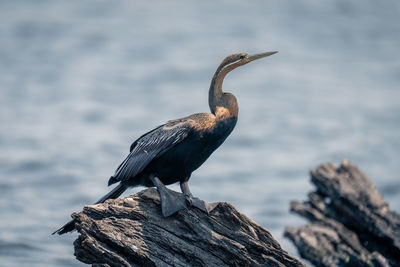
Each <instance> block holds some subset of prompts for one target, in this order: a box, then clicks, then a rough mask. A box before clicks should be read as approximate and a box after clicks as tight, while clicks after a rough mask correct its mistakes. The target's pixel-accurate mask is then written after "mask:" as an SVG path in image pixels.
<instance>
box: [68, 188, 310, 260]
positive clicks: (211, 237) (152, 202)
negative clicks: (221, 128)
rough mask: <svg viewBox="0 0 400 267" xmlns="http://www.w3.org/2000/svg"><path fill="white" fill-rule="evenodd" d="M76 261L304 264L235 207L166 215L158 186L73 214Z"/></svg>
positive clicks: (191, 209) (217, 206) (225, 206)
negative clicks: (162, 208) (161, 203)
mask: <svg viewBox="0 0 400 267" xmlns="http://www.w3.org/2000/svg"><path fill="white" fill-rule="evenodd" d="M72 217H73V218H74V219H75V224H76V228H77V230H78V232H79V234H80V236H79V237H78V239H77V240H76V241H75V242H74V246H75V256H76V257H77V259H78V260H80V261H82V262H84V263H89V264H93V266H305V265H304V264H303V263H301V262H300V261H299V260H297V259H295V258H293V257H291V256H290V255H288V253H287V252H286V251H284V250H283V249H282V248H281V246H280V245H279V243H278V242H277V241H276V240H275V239H274V238H273V237H272V236H271V234H270V233H269V232H268V230H266V229H265V228H263V227H261V226H260V225H258V224H256V223H255V222H253V221H252V220H250V219H249V218H247V217H246V216H245V215H243V214H241V213H240V212H238V211H237V210H236V209H235V208H234V207H233V206H232V205H230V204H228V203H224V202H220V203H217V205H216V208H215V209H214V210H213V211H212V212H211V213H210V215H207V214H205V213H204V212H202V211H200V210H198V209H196V208H188V209H186V210H182V211H179V212H178V213H176V214H174V215H172V216H170V217H167V218H164V217H163V216H162V214H161V208H160V198H159V195H158V192H157V190H156V189H154V188H150V189H146V190H144V191H142V192H139V193H138V194H136V195H134V196H130V197H126V198H121V199H115V200H107V201H106V202H105V203H102V204H97V205H91V206H86V207H84V209H83V211H82V212H79V213H74V214H73V215H72Z"/></svg>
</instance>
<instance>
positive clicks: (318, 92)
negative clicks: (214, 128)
mask: <svg viewBox="0 0 400 267" xmlns="http://www.w3.org/2000/svg"><path fill="white" fill-rule="evenodd" d="M399 48H400V2H399V1H396V0H392V1H379V2H376V1H372V0H357V1H351V2H349V1H332V2H324V3H322V2H319V1H296V2H293V1H209V2H208V3H205V1H197V2H194V1H192V2H189V1H148V2H144V1H143V2H135V1H105V0H104V1H50V0H40V1H38V0H37V1H12V0H10V1H5V0H3V1H0V93H1V95H0V123H1V127H0V151H1V152H0V195H1V196H0V214H1V215H0V216H1V217H0V218H1V219H0V265H1V266H23V265H27V266H80V265H82V263H79V262H78V261H76V260H75V258H74V256H73V245H72V242H73V240H74V239H75V238H76V237H77V235H76V233H74V234H71V235H66V236H62V237H59V236H50V235H49V234H50V233H51V232H52V231H53V230H55V229H56V228H58V227H59V226H60V225H62V224H63V223H64V222H65V221H67V220H68V219H69V215H70V213H71V212H74V211H79V210H81V209H82V207H83V205H85V204H89V203H92V202H93V201H95V200H97V199H98V198H99V197H100V196H102V195H103V194H105V193H106V192H107V191H108V190H109V188H107V186H106V182H107V179H108V177H109V176H110V175H111V174H113V172H114V170H115V168H116V167H117V166H118V164H119V163H120V162H121V161H122V160H123V159H124V157H125V156H126V155H127V152H128V149H129V146H130V144H131V143H132V142H133V141H134V140H135V139H136V138H137V137H138V136H140V135H141V134H142V133H144V132H146V131H148V130H150V129H152V128H153V127H155V126H157V125H159V124H161V123H163V122H165V121H167V120H169V119H175V118H179V117H183V116H186V115H189V114H192V113H196V112H206V111H208V104H207V90H208V87H209V83H210V81H211V77H212V75H213V73H214V71H215V69H216V67H217V66H218V65H219V63H220V62H221V60H222V59H223V58H224V57H225V56H226V55H228V54H230V53H234V52H239V51H247V52H251V53H258V52H264V51H273V50H279V51H280V52H279V54H277V55H274V56H271V57H269V58H266V59H263V60H260V61H257V62H254V63H251V64H249V65H246V66H244V67H242V68H240V69H237V70H235V71H233V72H232V73H230V74H229V75H228V77H227V78H226V81H225V83H224V90H226V91H230V92H232V93H234V94H235V95H236V96H237V98H238V100H239V105H240V114H239V122H238V125H237V127H236V129H235V130H234V132H233V133H232V135H231V136H230V137H229V138H228V140H227V141H226V142H225V144H224V145H223V146H222V147H221V148H220V149H219V150H218V151H217V152H215V153H214V154H213V155H212V157H211V158H210V159H209V160H208V161H207V162H206V163H205V164H204V165H203V166H202V167H201V168H200V169H199V170H198V171H196V172H195V173H194V174H193V176H192V178H191V181H190V185H191V189H192V191H193V193H194V194H195V195H197V196H199V197H201V198H202V199H205V200H208V201H210V202H211V201H228V202H230V203H232V204H233V205H234V206H235V207H236V208H238V209H239V210H240V211H242V212H243V213H245V214H246V215H248V216H249V217H250V218H252V219H254V220H255V221H256V222H258V223H259V224H261V225H263V226H265V227H266V228H268V229H269V230H270V231H271V232H272V234H273V235H274V237H275V238H276V239H277V240H278V241H279V242H280V243H281V244H282V246H283V247H284V248H285V249H286V250H288V251H289V253H291V254H293V255H297V252H296V250H295V248H294V247H293V246H292V245H291V243H290V242H289V241H288V240H286V239H285V238H283V237H282V233H283V229H284V226H285V225H298V224H303V223H304V221H303V220H302V219H300V218H298V217H297V216H295V215H292V214H290V213H289V211H288V209H289V202H290V200H293V199H298V200H301V199H304V198H305V197H306V194H307V193H308V192H309V191H310V190H312V188H313V187H312V185H311V184H310V182H309V175H308V171H309V169H310V168H312V167H315V166H317V165H318V164H320V163H323V162H326V161H333V162H335V163H339V162H340V161H341V160H342V159H343V158H347V159H349V160H350V161H351V162H353V163H355V164H357V165H358V166H359V167H360V168H361V169H362V170H364V172H365V173H366V174H367V175H368V176H369V177H371V178H372V179H373V180H374V182H375V183H376V184H377V187H378V189H379V190H380V191H381V192H382V193H383V195H384V197H385V199H386V201H388V202H389V204H390V206H391V208H392V209H394V210H396V211H399V210H400V194H399V193H400V181H399V173H400V164H399V163H400V162H399V160H400V138H399V131H400V87H399V86H400V53H399ZM173 188H176V189H177V187H173ZM138 190H140V188H136V189H133V190H130V191H129V192H128V194H132V193H135V192H137V191H138Z"/></svg>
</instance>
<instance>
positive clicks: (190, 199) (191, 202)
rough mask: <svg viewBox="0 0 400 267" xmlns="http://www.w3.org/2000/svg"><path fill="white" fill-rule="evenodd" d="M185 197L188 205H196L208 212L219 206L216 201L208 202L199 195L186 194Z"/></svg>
mask: <svg viewBox="0 0 400 267" xmlns="http://www.w3.org/2000/svg"><path fill="white" fill-rule="evenodd" d="M185 199H186V203H187V205H188V206H193V207H196V208H198V209H200V210H202V211H204V212H205V213H207V214H210V212H211V211H212V210H213V209H215V207H216V206H217V204H216V203H207V202H205V201H203V200H201V199H199V198H197V197H194V196H192V194H190V195H189V194H185Z"/></svg>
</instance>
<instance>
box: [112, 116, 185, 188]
mask: <svg viewBox="0 0 400 267" xmlns="http://www.w3.org/2000/svg"><path fill="white" fill-rule="evenodd" d="M190 131H191V127H190V125H189V124H185V123H181V122H180V123H178V122H175V121H172V122H169V123H167V124H164V125H161V126H159V127H157V128H155V129H154V130H152V131H150V132H148V133H146V134H144V135H142V136H141V137H139V139H137V140H136V141H135V142H134V143H133V144H132V146H131V152H130V153H129V155H128V156H127V158H126V159H125V160H124V161H123V162H122V163H121V165H120V166H119V167H118V168H117V170H116V171H115V174H114V175H113V176H112V177H111V178H110V181H109V185H110V184H113V183H116V182H118V181H124V180H128V179H130V178H132V177H134V176H136V175H137V174H139V173H140V172H141V171H143V169H144V168H145V167H146V166H147V165H148V164H149V163H150V162H151V161H152V160H153V159H154V158H157V157H159V156H161V155H162V154H164V153H165V152H167V151H168V150H169V149H171V148H172V147H174V146H175V145H176V144H178V143H180V142H182V141H183V140H184V139H185V138H186V137H187V136H188V134H189V132H190Z"/></svg>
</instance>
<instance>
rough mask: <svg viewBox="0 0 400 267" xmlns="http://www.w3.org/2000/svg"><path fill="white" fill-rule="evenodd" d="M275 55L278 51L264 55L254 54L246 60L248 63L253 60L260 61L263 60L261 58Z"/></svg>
mask: <svg viewBox="0 0 400 267" xmlns="http://www.w3.org/2000/svg"><path fill="white" fill-rule="evenodd" d="M276 53H278V51H272V52H265V53H260V54H255V55H249V56H247V60H248V62H251V61H253V60H256V59H260V58H263V57H268V56H271V55H273V54H276Z"/></svg>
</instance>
